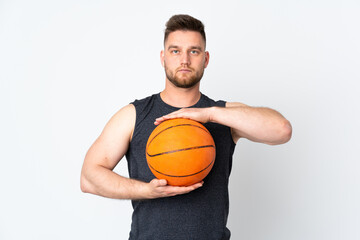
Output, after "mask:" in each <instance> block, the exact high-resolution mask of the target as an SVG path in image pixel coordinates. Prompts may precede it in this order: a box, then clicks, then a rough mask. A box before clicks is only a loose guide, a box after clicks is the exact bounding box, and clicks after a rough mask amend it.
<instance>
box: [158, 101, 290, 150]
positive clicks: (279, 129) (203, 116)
mask: <svg viewBox="0 0 360 240" xmlns="http://www.w3.org/2000/svg"><path fill="white" fill-rule="evenodd" d="M177 117H183V118H191V119H194V120H197V121H199V122H203V123H205V122H215V123H219V124H222V125H225V126H228V127H230V128H231V131H232V137H233V139H234V142H237V141H238V140H239V139H240V138H247V139H249V140H251V141H255V142H261V143H266V144H270V145H275V144H282V143H285V142H287V141H289V140H290V138H291V133H292V128H291V124H290V122H289V121H288V120H286V119H285V118H284V117H283V116H282V115H281V114H280V113H278V112H277V111H275V110H273V109H270V108H264V107H250V106H247V105H245V104H242V103H236V102H234V103H226V107H211V108H184V109H181V110H179V111H176V112H173V113H170V114H169V115H166V116H163V117H161V118H158V119H156V121H155V124H159V123H160V122H162V121H164V120H167V119H170V118H177Z"/></svg>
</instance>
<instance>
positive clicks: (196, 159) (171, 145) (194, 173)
mask: <svg viewBox="0 0 360 240" xmlns="http://www.w3.org/2000/svg"><path fill="white" fill-rule="evenodd" d="M215 151H216V150H215V143H214V140H213V138H212V136H211V134H210V132H209V131H208V130H207V129H206V128H205V127H204V125H202V124H201V123H199V122H196V121H193V120H190V119H182V118H177V119H170V120H167V121H164V122H162V123H161V124H160V125H158V126H157V127H156V128H155V129H154V131H153V132H152V133H151V135H150V137H149V139H148V141H147V144H146V159H147V163H148V166H149V168H150V170H151V172H152V173H153V174H154V175H155V177H156V178H158V179H166V180H167V182H168V184H169V185H172V186H189V185H192V184H194V183H197V182H200V181H201V180H203V179H204V178H205V177H206V176H207V175H208V173H209V172H210V170H211V169H212V167H213V165H214V161H215Z"/></svg>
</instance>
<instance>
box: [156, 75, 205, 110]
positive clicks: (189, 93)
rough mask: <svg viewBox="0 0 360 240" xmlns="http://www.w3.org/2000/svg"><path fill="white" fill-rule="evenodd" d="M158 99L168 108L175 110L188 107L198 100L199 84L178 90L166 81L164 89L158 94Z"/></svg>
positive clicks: (199, 95)
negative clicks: (171, 107) (167, 105)
mask: <svg viewBox="0 0 360 240" xmlns="http://www.w3.org/2000/svg"><path fill="white" fill-rule="evenodd" d="M160 97H161V99H162V100H163V101H164V102H165V103H167V104H169V105H170V106H173V107H177V108H186V107H190V106H193V105H194V104H196V103H197V102H198V101H199V100H200V97H201V93H200V84H197V85H195V86H194V87H192V88H178V87H175V86H174V85H172V84H171V83H169V81H166V84H165V89H164V91H162V92H161V93H160Z"/></svg>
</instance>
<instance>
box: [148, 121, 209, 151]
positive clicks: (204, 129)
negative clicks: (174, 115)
mask: <svg viewBox="0 0 360 240" xmlns="http://www.w3.org/2000/svg"><path fill="white" fill-rule="evenodd" d="M182 126H192V127H197V128H200V129H201V130H203V131H205V132H206V133H207V134H209V135H210V136H211V134H210V132H209V131H208V130H207V129H206V128H205V127H204V128H203V127H201V126H197V125H194V124H190V123H185V124H178V125H174V126H170V127H167V128H165V129H163V130H161V131H160V132H158V133H157V134H156V135H155V136H154V137H153V138H152V139H151V140H150V142H149V144H148V145H147V146H146V154H147V155H148V156H152V155H151V154H149V153H148V148H149V146H150V144H151V143H152V141H153V140H154V139H155V138H156V137H157V136H158V135H160V134H161V133H162V132H164V131H166V130H169V129H171V128H174V127H182ZM211 137H212V136H211ZM211 146H213V145H211ZM213 147H215V146H213ZM174 151H177V150H174ZM170 152H172V151H170ZM155 155H156V154H155ZM159 155H161V153H160V154H159ZM156 156H157V155H156Z"/></svg>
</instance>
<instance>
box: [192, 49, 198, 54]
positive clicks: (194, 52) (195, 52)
mask: <svg viewBox="0 0 360 240" xmlns="http://www.w3.org/2000/svg"><path fill="white" fill-rule="evenodd" d="M198 53H199V52H198V51H196V50H192V51H191V54H198Z"/></svg>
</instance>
